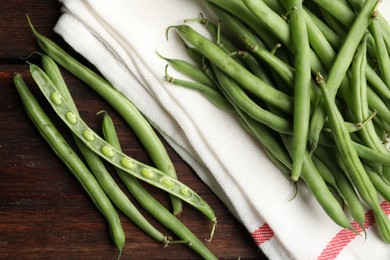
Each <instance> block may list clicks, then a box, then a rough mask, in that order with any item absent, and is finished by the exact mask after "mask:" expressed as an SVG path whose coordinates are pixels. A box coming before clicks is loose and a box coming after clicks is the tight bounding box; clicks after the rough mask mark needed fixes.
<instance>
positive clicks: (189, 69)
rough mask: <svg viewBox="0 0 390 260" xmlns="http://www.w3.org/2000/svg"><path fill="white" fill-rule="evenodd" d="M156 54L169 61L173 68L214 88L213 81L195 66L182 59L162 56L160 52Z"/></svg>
mask: <svg viewBox="0 0 390 260" xmlns="http://www.w3.org/2000/svg"><path fill="white" fill-rule="evenodd" d="M157 54H158V56H159V57H160V58H162V59H164V60H165V61H167V62H168V63H169V65H171V66H172V67H173V68H174V69H175V70H177V71H178V72H180V73H182V74H183V75H186V76H187V77H189V78H190V79H193V80H195V81H197V82H199V83H201V84H202V85H205V86H208V87H210V88H216V87H215V84H214V82H213V81H211V80H210V78H208V77H207V76H206V75H205V74H204V72H203V71H202V70H201V69H200V68H198V67H197V66H195V65H193V64H191V63H189V62H186V61H184V60H178V59H170V58H167V57H164V56H162V55H161V54H160V53H157Z"/></svg>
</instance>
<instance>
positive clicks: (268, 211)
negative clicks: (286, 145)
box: [55, 0, 390, 259]
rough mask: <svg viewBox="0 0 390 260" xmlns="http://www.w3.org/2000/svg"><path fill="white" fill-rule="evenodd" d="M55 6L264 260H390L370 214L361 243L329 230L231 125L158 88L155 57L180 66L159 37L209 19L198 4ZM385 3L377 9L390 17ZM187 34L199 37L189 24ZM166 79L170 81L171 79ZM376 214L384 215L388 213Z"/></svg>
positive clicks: (185, 0) (183, 95) (150, 0)
mask: <svg viewBox="0 0 390 260" xmlns="http://www.w3.org/2000/svg"><path fill="white" fill-rule="evenodd" d="M61 2H62V3H63V5H64V7H63V15H62V16H61V18H60V19H59V21H58V23H57V24H56V27H55V31H56V32H57V33H59V34H60V35H61V36H62V37H63V38H64V39H65V41H67V42H68V43H69V44H70V45H71V46H72V47H73V48H74V49H75V50H76V51H78V52H79V53H81V55H83V56H84V57H85V58H86V59H88V60H89V61H90V62H91V63H92V64H94V65H95V66H96V67H97V69H98V70H99V71H100V72H101V73H102V74H103V75H104V76H105V77H106V78H107V79H108V80H109V81H110V82H111V83H112V84H113V85H114V86H115V88H117V89H118V90H119V91H120V92H122V93H123V94H124V95H125V96H126V97H127V98H129V100H131V101H132V102H133V103H134V104H135V105H136V106H137V107H138V109H139V110H140V111H141V112H142V113H143V114H144V115H145V116H146V117H147V118H148V119H149V120H150V122H151V123H152V124H153V126H154V127H155V128H156V129H158V131H159V132H160V133H161V134H162V136H163V137H164V138H165V139H166V140H167V141H168V142H169V144H170V145H172V147H173V148H174V149H175V150H176V151H177V152H178V153H179V154H180V155H181V156H182V157H183V159H184V160H186V161H187V162H188V163H189V165H191V166H192V167H193V169H194V171H195V172H196V173H197V174H198V175H199V177H200V178H201V179H202V180H203V181H204V182H205V183H207V184H208V185H209V186H210V188H211V189H212V190H213V191H214V192H215V193H216V194H217V195H218V196H219V197H220V198H221V200H222V201H223V202H224V203H225V204H226V205H227V206H228V208H229V209H230V210H231V212H233V214H234V215H235V216H236V217H237V219H239V220H240V221H241V223H242V224H243V225H244V226H245V227H246V228H247V230H248V232H250V233H251V235H252V237H253V239H254V241H255V242H256V243H257V245H258V246H259V247H260V249H261V250H262V251H263V252H264V253H265V254H266V255H267V257H268V258H270V259H335V258H337V259H390V248H389V246H388V245H386V244H385V243H383V242H382V241H381V240H380V239H379V238H378V235H377V233H376V230H375V226H373V219H372V216H371V215H372V213H371V212H367V223H366V226H367V233H368V238H367V240H366V241H365V240H364V237H363V236H357V235H356V234H354V233H352V232H350V231H348V230H344V229H341V228H340V227H339V226H337V225H336V224H334V223H333V222H332V221H331V220H330V219H329V218H328V217H327V215H326V214H325V213H324V212H323V210H322V209H321V208H320V206H319V205H318V203H317V202H316V201H315V199H314V198H313V197H312V196H311V195H310V192H309V191H308V190H307V189H306V188H305V186H304V185H301V186H300V187H299V193H298V195H297V196H296V197H295V198H294V199H293V200H291V201H290V198H291V196H292V195H293V192H294V188H293V187H292V186H291V185H290V182H289V181H288V180H287V179H286V178H285V177H284V176H283V175H282V174H281V173H280V172H279V170H278V169H277V168H276V167H275V166H274V165H273V164H272V163H271V162H270V161H269V160H268V159H267V157H266V155H265V154H264V152H263V150H262V149H261V147H260V146H259V145H258V144H257V142H256V141H254V140H253V139H252V137H251V136H250V135H249V134H248V133H247V132H246V131H245V130H243V129H242V127H241V126H240V124H239V123H238V122H237V121H236V119H235V118H234V117H233V116H231V115H230V114H228V113H226V112H223V111H221V110H219V109H218V108H216V107H214V106H213V105H211V104H210V103H209V102H208V101H207V100H206V99H205V98H204V97H202V96H201V95H200V94H199V93H197V92H194V91H191V90H188V89H184V88H181V87H177V86H173V85H171V84H169V83H167V82H165V80H164V68H165V65H166V62H165V61H164V60H162V59H161V58H159V57H158V55H157V54H156V51H158V52H159V53H161V54H162V55H164V56H167V57H170V58H179V59H184V60H188V58H187V56H186V52H185V49H184V47H183V46H182V43H181V42H180V40H179V39H178V37H177V36H176V35H175V34H174V33H173V32H171V33H170V34H169V40H168V41H167V40H166V38H165V32H166V29H167V28H168V27H169V26H171V25H176V24H182V23H183V19H187V18H194V17H199V13H203V14H204V15H205V16H207V17H210V18H213V14H212V13H211V12H210V11H209V10H208V8H207V6H206V5H205V4H204V3H203V2H202V1H199V0H168V1H166V0H143V1H135V0H115V1H102V0H95V1H92V0H61ZM389 2H390V1H389V0H386V1H385V2H384V3H382V4H381V9H383V10H385V11H386V12H388V11H389V10H390V8H389V7H390V5H389ZM383 13H384V12H383ZM388 17H390V16H388ZM191 26H194V27H195V28H196V29H197V30H199V31H200V32H204V31H203V30H204V29H203V28H202V27H201V26H199V25H196V24H195V23H194V24H191ZM204 33H205V32H204ZM170 73H171V74H172V75H177V74H175V72H174V71H173V69H171V70H170ZM180 77H182V76H180ZM382 206H383V208H384V209H385V210H386V212H387V214H388V213H389V211H390V205H389V204H388V203H383V204H382ZM371 226H373V227H371ZM217 232H218V229H217ZM237 257H239V256H237Z"/></svg>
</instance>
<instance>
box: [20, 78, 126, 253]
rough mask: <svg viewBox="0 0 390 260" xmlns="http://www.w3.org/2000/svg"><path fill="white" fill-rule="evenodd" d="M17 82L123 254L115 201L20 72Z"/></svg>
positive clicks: (25, 102) (33, 115) (39, 125)
mask: <svg viewBox="0 0 390 260" xmlns="http://www.w3.org/2000/svg"><path fill="white" fill-rule="evenodd" d="M14 84H15V86H16V88H17V90H18V92H19V95H20V97H21V100H22V102H23V105H24V106H25V109H26V112H27V114H28V116H29V117H30V119H31V120H32V121H33V123H34V124H35V126H36V127H37V129H38V130H39V132H40V134H41V135H42V136H43V137H44V139H45V140H46V141H47V142H48V144H49V145H50V147H51V148H52V149H53V151H54V152H55V153H56V154H57V156H58V157H59V158H60V159H61V160H62V161H63V162H64V164H65V165H66V167H67V168H68V169H69V170H70V171H71V172H72V173H73V175H74V176H75V177H76V178H77V180H78V181H79V182H80V184H81V185H82V187H83V188H84V189H85V191H86V192H87V194H88V195H89V196H90V198H91V199H92V201H93V202H94V203H95V205H96V206H97V208H98V209H99V211H100V212H101V213H102V214H103V215H104V217H105V219H106V221H107V223H108V225H109V228H110V234H111V236H112V238H113V240H114V243H115V245H116V246H117V248H118V250H119V256H120V255H121V252H122V249H123V246H124V243H125V233H124V231H123V229H122V225H121V222H120V219H119V216H118V214H117V213H116V211H115V208H114V206H113V205H112V203H111V201H110V200H109V198H108V197H107V195H106V194H105V193H104V191H103V190H102V189H101V187H100V185H99V184H98V182H97V181H96V179H95V178H94V176H93V175H92V173H91V172H90V171H89V169H88V168H87V167H86V166H85V164H84V163H83V162H82V160H81V159H80V158H79V157H78V155H77V153H76V152H74V151H73V149H72V148H71V146H70V145H69V144H68V142H67V141H66V140H65V139H64V138H63V136H62V135H61V133H60V132H59V131H58V130H57V128H56V127H55V126H54V125H53V123H52V122H51V120H50V119H49V117H48V116H47V115H46V113H45V112H44V111H43V109H42V108H41V106H40V105H39V103H38V102H37V100H36V99H35V97H34V96H33V95H32V94H31V92H30V91H29V89H28V87H27V86H26V85H25V83H24V80H23V78H22V76H21V75H20V74H19V73H17V74H15V76H14Z"/></svg>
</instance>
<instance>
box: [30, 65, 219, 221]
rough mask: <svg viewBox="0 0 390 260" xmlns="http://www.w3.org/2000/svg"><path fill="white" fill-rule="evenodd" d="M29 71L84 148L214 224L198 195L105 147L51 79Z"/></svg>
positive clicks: (210, 213) (35, 69) (38, 71)
mask: <svg viewBox="0 0 390 260" xmlns="http://www.w3.org/2000/svg"><path fill="white" fill-rule="evenodd" d="M30 72H31V75H32V76H33V78H34V80H35V81H36V82H37V84H38V86H39V88H40V89H41V91H42V92H43V94H44V95H45V97H46V99H47V100H48V101H49V102H50V104H51V106H52V108H53V109H54V111H55V112H56V113H57V115H58V116H59V117H60V118H61V119H62V120H63V121H64V122H65V124H66V125H67V126H68V127H69V129H70V130H72V132H73V133H74V134H75V135H76V136H78V137H79V138H80V140H82V141H83V142H84V143H85V144H86V145H87V147H89V148H90V149H91V150H92V151H94V152H95V153H96V154H98V155H99V156H100V157H102V158H103V159H105V160H106V161H107V162H109V163H111V164H113V165H114V166H116V167H119V168H121V169H122V170H124V171H126V172H127V173H128V174H130V175H133V176H135V177H137V178H139V179H141V180H143V181H145V182H147V183H150V184H151V185H154V186H156V187H158V188H160V189H162V190H164V191H166V192H168V193H170V194H172V195H174V196H176V197H178V198H180V199H182V200H183V201H186V202H187V203H189V204H191V205H192V206H194V207H195V208H197V209H198V210H199V211H201V212H202V213H203V214H204V215H205V216H206V217H208V218H209V219H210V220H211V221H215V218H216V217H215V214H214V211H213V210H212V209H211V207H210V206H209V205H208V204H207V203H206V202H205V201H204V200H203V199H202V198H201V197H200V196H199V195H198V194H196V193H195V192H194V191H192V190H191V189H190V188H189V187H187V186H186V185H184V184H183V183H181V182H180V181H178V180H176V179H173V178H172V177H169V176H167V175H166V174H165V173H163V172H161V171H160V170H158V169H156V168H154V167H151V166H148V165H145V164H143V163H141V162H138V161H136V160H135V159H133V158H130V157H129V156H127V155H126V154H124V153H122V152H120V151H118V150H117V149H115V148H114V147H112V145H110V144H108V143H107V142H106V141H104V140H103V139H102V138H101V137H99V136H98V135H97V134H96V133H95V132H94V131H93V130H92V129H90V128H89V127H88V126H87V124H86V123H85V122H84V121H83V120H82V119H81V118H80V117H79V116H77V115H76V114H74V113H73V112H71V111H72V109H71V108H70V107H69V105H68V104H67V103H66V102H63V100H64V98H63V97H62V96H61V95H60V94H59V93H58V91H56V89H55V87H54V86H53V84H52V82H51V80H50V79H49V78H48V77H45V74H44V73H42V71H41V69H40V68H39V67H37V66H36V65H34V64H30Z"/></svg>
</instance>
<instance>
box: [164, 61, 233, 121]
mask: <svg viewBox="0 0 390 260" xmlns="http://www.w3.org/2000/svg"><path fill="white" fill-rule="evenodd" d="M165 80H166V81H168V82H169V83H172V84H174V85H177V86H182V87H186V88H190V89H194V90H196V91H198V92H200V93H201V94H202V95H203V96H205V97H206V98H207V99H208V100H209V101H210V102H211V103H213V104H214V105H215V106H216V107H218V108H219V109H221V110H223V111H226V112H229V113H234V111H235V110H234V109H233V107H232V105H231V104H230V103H229V102H228V101H227V100H226V98H225V97H224V96H223V94H221V93H220V92H219V91H218V90H216V89H214V88H211V87H209V86H206V85H203V84H201V83H198V82H191V81H186V80H180V79H176V78H173V77H171V76H169V75H168V71H167V67H165Z"/></svg>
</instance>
